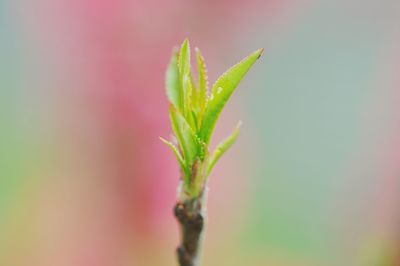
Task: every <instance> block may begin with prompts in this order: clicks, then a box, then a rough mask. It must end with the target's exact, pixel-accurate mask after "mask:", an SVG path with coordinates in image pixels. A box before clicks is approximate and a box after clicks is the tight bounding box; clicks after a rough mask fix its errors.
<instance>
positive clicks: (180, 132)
mask: <svg viewBox="0 0 400 266" xmlns="http://www.w3.org/2000/svg"><path fill="white" fill-rule="evenodd" d="M170 119H171V123H172V129H173V130H174V132H175V135H176V137H177V139H178V141H179V145H180V146H181V149H182V151H183V157H184V160H185V165H186V167H187V168H191V166H192V165H193V162H194V161H195V159H196V156H197V151H198V147H197V146H198V145H197V136H196V134H195V133H194V132H193V130H192V128H191V127H190V125H189V123H188V122H187V121H186V119H185V117H184V116H183V115H182V114H181V113H180V112H179V111H178V110H176V109H175V107H174V106H173V105H171V106H170Z"/></svg>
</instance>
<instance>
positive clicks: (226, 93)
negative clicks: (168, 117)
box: [199, 49, 263, 144]
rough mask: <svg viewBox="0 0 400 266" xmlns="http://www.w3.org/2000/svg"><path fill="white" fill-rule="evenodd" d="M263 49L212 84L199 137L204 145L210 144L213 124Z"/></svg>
mask: <svg viewBox="0 0 400 266" xmlns="http://www.w3.org/2000/svg"><path fill="white" fill-rule="evenodd" d="M262 52H263V49H260V50H257V51H255V52H254V53H252V54H250V55H249V56H248V57H246V58H244V59H243V60H242V61H240V62H239V63H238V64H236V65H234V66H233V67H231V68H230V69H229V70H228V71H226V72H225V73H224V74H222V75H221V76H220V77H219V78H218V80H217V81H216V82H215V83H214V85H213V88H212V94H211V97H210V99H209V101H208V103H207V107H206V110H205V113H204V117H203V121H202V124H201V129H200V133H199V136H200V138H201V139H202V140H203V141H204V142H205V143H206V144H209V143H210V139H211V135H212V133H213V131H214V128H215V124H216V122H217V120H218V117H219V115H220V114H221V112H222V109H223V108H224V106H225V104H226V102H227V101H228V100H229V98H230V97H231V95H232V93H233V92H234V91H235V89H236V87H237V86H238V85H239V83H240V81H241V80H242V79H243V77H244V76H245V75H246V73H247V72H248V71H249V70H250V68H251V67H252V66H253V65H254V63H255V62H256V61H257V59H258V58H260V56H261V54H262Z"/></svg>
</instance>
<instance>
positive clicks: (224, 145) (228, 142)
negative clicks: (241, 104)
mask: <svg viewBox="0 0 400 266" xmlns="http://www.w3.org/2000/svg"><path fill="white" fill-rule="evenodd" d="M241 125H242V123H241V122H240V121H239V123H238V124H237V126H236V128H235V129H234V130H233V132H232V134H231V135H230V136H229V137H227V138H226V139H224V140H223V141H222V142H221V143H220V144H218V146H217V147H216V148H215V151H214V153H213V155H212V157H211V159H210V164H209V165H208V167H207V176H208V175H209V174H210V173H211V171H212V169H213V168H214V166H215V164H216V163H217V162H218V160H219V159H220V158H221V156H222V155H223V154H224V153H225V152H226V151H227V150H228V149H229V148H230V147H231V146H232V145H233V143H235V141H236V139H237V137H238V136H239V133H240V127H241Z"/></svg>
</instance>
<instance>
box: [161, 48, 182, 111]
mask: <svg viewBox="0 0 400 266" xmlns="http://www.w3.org/2000/svg"><path fill="white" fill-rule="evenodd" d="M165 86H166V89H167V96H168V99H169V101H170V103H172V104H173V105H174V106H175V108H176V109H178V110H181V111H182V107H183V105H182V104H183V95H182V90H181V83H180V81H179V68H178V54H177V53H176V52H174V54H173V55H172V58H171V61H170V63H169V65H168V69H167V73H166V84H165Z"/></svg>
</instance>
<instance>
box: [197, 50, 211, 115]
mask: <svg viewBox="0 0 400 266" xmlns="http://www.w3.org/2000/svg"><path fill="white" fill-rule="evenodd" d="M196 58H197V69H198V72H199V94H200V95H199V107H200V115H199V122H201V118H202V117H203V114H204V111H205V108H206V103H207V97H208V95H207V92H208V75H207V67H206V63H205V60H204V58H203V55H202V54H201V52H200V49H199V48H197V47H196Z"/></svg>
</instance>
